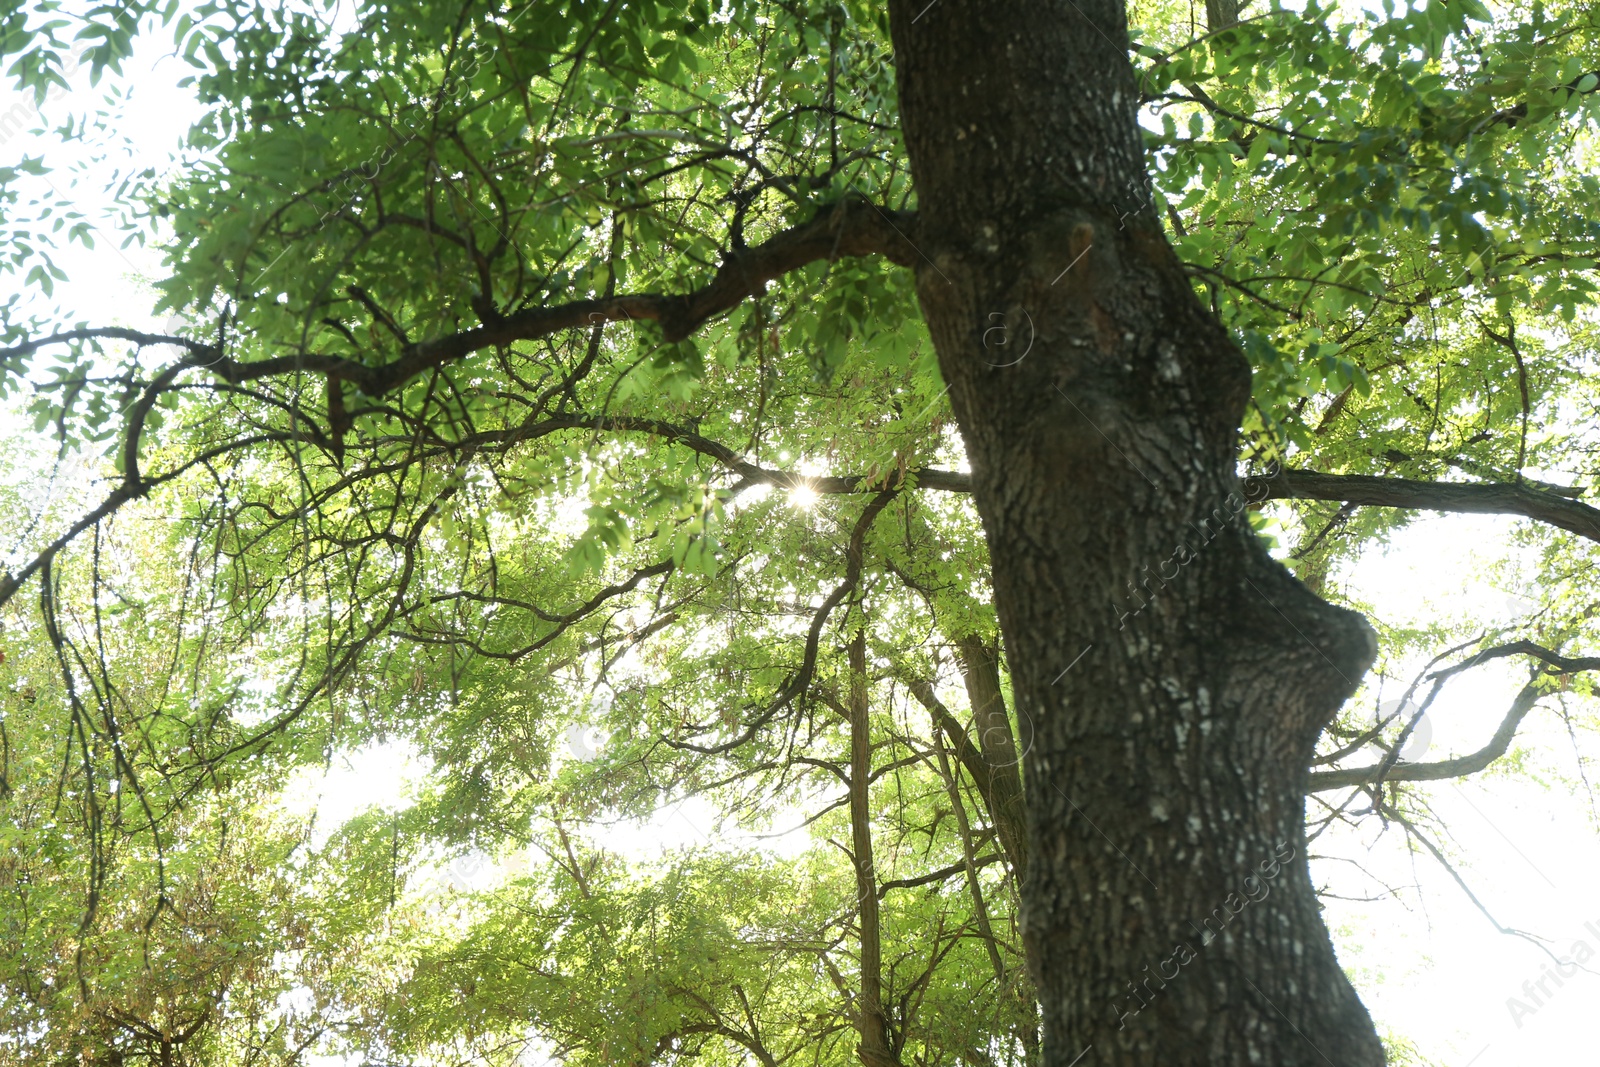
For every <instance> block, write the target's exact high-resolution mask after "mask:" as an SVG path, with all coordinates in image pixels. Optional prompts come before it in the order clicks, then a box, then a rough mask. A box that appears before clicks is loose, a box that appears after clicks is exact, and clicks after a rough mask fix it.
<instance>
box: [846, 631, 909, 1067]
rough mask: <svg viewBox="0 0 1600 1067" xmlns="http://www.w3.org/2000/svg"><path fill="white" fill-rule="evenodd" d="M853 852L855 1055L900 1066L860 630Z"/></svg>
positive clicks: (873, 1063) (869, 1063)
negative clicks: (886, 980) (887, 992)
mask: <svg viewBox="0 0 1600 1067" xmlns="http://www.w3.org/2000/svg"><path fill="white" fill-rule="evenodd" d="M849 710H850V838H851V840H850V847H851V849H852V851H853V854H854V858H855V867H856V894H857V901H856V917H857V919H858V920H859V922H860V925H861V992H860V995H859V997H858V998H857V1001H856V1032H857V1033H858V1034H859V1035H860V1038H861V1043H860V1045H859V1046H857V1048H856V1054H857V1055H858V1056H860V1057H861V1062H862V1063H864V1064H866V1067H898V1064H899V1062H900V1061H899V1058H898V1057H897V1056H896V1055H895V1053H894V1049H893V1043H892V1041H891V1039H890V1034H889V1022H888V1017H887V1016H885V1015H884V1012H883V947H882V927H881V926H880V924H879V919H878V874H877V870H876V868H875V867H874V866H873V860H872V807H871V802H870V801H871V795H870V789H871V786H870V784H869V783H870V780H871V778H872V722H871V717H870V712H871V707H870V705H869V703H868V689H867V643H866V636H865V634H864V633H863V632H862V631H860V630H857V631H856V636H855V638H854V639H853V640H852V641H851V642H850V708H849Z"/></svg>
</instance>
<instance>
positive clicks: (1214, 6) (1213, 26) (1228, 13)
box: [1206, 0, 1244, 33]
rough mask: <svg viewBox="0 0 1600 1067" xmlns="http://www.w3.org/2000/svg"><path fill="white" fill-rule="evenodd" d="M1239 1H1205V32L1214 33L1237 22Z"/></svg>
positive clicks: (1240, 5)
mask: <svg viewBox="0 0 1600 1067" xmlns="http://www.w3.org/2000/svg"><path fill="white" fill-rule="evenodd" d="M1243 6H1244V5H1242V4H1240V3H1239V0H1206V30H1207V31H1208V32H1210V33H1216V32H1217V31H1218V30H1225V29H1227V28H1228V27H1229V26H1232V25H1234V24H1236V23H1237V22H1238V21H1239V8H1241V7H1243Z"/></svg>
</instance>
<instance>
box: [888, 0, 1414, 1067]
mask: <svg viewBox="0 0 1600 1067" xmlns="http://www.w3.org/2000/svg"><path fill="white" fill-rule="evenodd" d="M890 12H891V26H892V29H893V34H894V44H895V63H896V67H897V71H898V78H899V88H900V106H901V122H902V128H903V131H904V134H905V139H906V144H907V148H908V151H909V154H910V158H911V163H912V173H913V177H914V179H915V186H916V190H917V198H918V213H919V229H918V232H917V236H916V243H917V244H918V246H919V248H920V251H921V253H922V254H923V256H924V257H925V261H924V263H923V265H922V266H921V267H920V268H919V269H918V276H917V284H918V294H919V297H920V300H921V303H922V307H923V313H924V315H925V317H926V319H927V322H928V325H929V329H930V331H931V333H932V337H933V341H934V345H935V347H936V349H937V351H938V355H939V360H940V366H941V368H942V370H943V373H944V376H945V379H946V381H947V382H949V384H950V397H951V402H952V405H953V407H954V410H955V414H956V418H957V420H958V421H959V424H960V426H961V429H962V433H963V436H964V439H965V441H966V448H967V453H968V456H969V459H970V462H971V465H972V470H973V487H974V495H975V500H976V503H977V506H978V510H979V513H980V515H981V516H982V518H983V522H984V528H985V532H986V535H987V538H988V542H989V546H990V551H991V556H992V566H993V573H994V590H995V604H996V607H997V610H998V613H999V617H1000V624H1001V628H1002V631H1003V633H1004V635H1005V643H1006V649H1007V653H1008V661H1009V664H1010V668H1011V676H1012V683H1013V692H1014V694H1015V699H1016V701H1017V704H1018V708H1019V713H1020V714H1019V717H1026V718H1027V719H1028V720H1029V721H1030V722H1031V723H1032V724H1033V727H1034V738H1033V746H1032V749H1031V751H1030V752H1029V753H1028V756H1027V783H1028V787H1027V794H1026V804H1027V809H1028V839H1029V856H1030V860H1029V872H1028V877H1027V880H1026V882H1025V883H1024V885H1023V903H1024V922H1025V926H1024V932H1025V939H1026V942H1027V946H1028V953H1029V966H1030V967H1031V968H1032V969H1033V972H1034V978H1035V982H1036V984H1037V988H1038V993H1039V999H1040V1003H1041V1007H1042V1010H1043V1020H1044V1029H1045V1056H1044V1059H1045V1062H1046V1063H1047V1064H1052V1065H1056V1067H1066V1065H1068V1064H1073V1063H1081V1064H1082V1065H1083V1067H1090V1065H1096V1064H1110V1065H1128V1067H1133V1065H1138V1067H1150V1065H1154V1064H1201V1063H1203V1064H1208V1065H1212V1067H1225V1065H1226V1067H1231V1065H1236V1064H1237V1065H1247V1064H1255V1065H1268V1064H1270V1065H1272V1067H1301V1065H1304V1067H1313V1065H1314V1067H1328V1065H1330V1064H1331V1065H1334V1067H1371V1065H1376V1064H1381V1063H1382V1062H1383V1052H1382V1048H1381V1045H1380V1043H1379V1041H1378V1039H1377V1036H1376V1034H1375V1033H1374V1030H1373V1027H1372V1023H1371V1021H1370V1019H1369V1018H1368V1017H1367V1014H1366V1012H1365V1010H1364V1009H1363V1008H1362V1006H1361V1004H1360V1002H1359V1000H1358V999H1357V998H1356V995H1355V993H1354V991H1353V990H1352V989H1351V987H1350V984H1349V983H1348V981H1347V980H1346V979H1345V976H1344V973H1343V971H1342V970H1341V969H1340V967H1339V964H1338V960H1337V959H1336V958H1335V956H1334V953H1333V948H1332V945H1331V943H1330V941H1329V939H1328V935H1327V931H1326V929H1325V928H1324V926H1323V924H1322V921H1321V916H1320V913H1319V910H1318V906H1317V901H1316V898H1315V895H1314V894H1313V892H1312V887H1311V881H1310V876H1309V873H1308V870H1307V867H1306V863H1305V858H1304V847H1303V818H1304V796H1303V787H1304V783H1305V780H1306V773H1307V768H1308V766H1309V763H1310V759H1311V755H1312V751H1313V746H1314V744H1315V740H1316V738H1317V735H1318V733H1319V732H1320V731H1321V729H1322V728H1323V727H1324V725H1326V723H1327V721H1328V719H1329V717H1330V716H1331V715H1332V714H1333V712H1334V711H1335V710H1336V709H1337V707H1338V706H1339V704H1340V703H1341V702H1342V701H1343V700H1344V699H1345V698H1346V697H1347V696H1348V695H1349V694H1350V692H1351V691H1352V690H1353V688H1354V687H1355V685H1356V682H1357V680H1358V679H1359V678H1360V676H1361V674H1362V672H1363V671H1364V670H1365V669H1366V667H1367V666H1368V664H1369V663H1370V661H1371V658H1372V656H1373V654H1374V641H1373V637H1372V633H1371V630H1370V629H1369V628H1368V627H1367V626H1366V624H1365V623H1364V621H1363V620H1361V619H1360V617H1359V616H1356V615H1354V614H1352V613H1349V612H1345V611H1342V610H1339V609H1335V608H1333V607H1330V606H1329V605H1327V604H1325V603H1323V602H1322V601H1320V600H1318V599H1317V598H1316V597H1314V596H1312V595H1311V594H1310V593H1309V592H1307V591H1306V590H1305V588H1304V587H1302V586H1301V585H1300V584H1299V583H1298V582H1296V581H1295V580H1294V579H1293V578H1292V577H1291V576H1290V575H1289V574H1288V573H1287V572H1286V571H1285V570H1284V569H1283V568H1281V567H1279V566H1278V565H1277V564H1275V563H1274V562H1273V561H1272V560H1271V559H1270V558H1269V557H1268V556H1267V555H1266V553H1265V552H1264V550H1263V549H1262V547H1261V546H1260V544H1259V542H1258V541H1257V540H1256V539H1255V537H1254V536H1253V535H1252V533H1251V532H1250V530H1249V527H1248V524H1247V522H1246V521H1245V517H1244V511H1245V503H1246V501H1245V500H1244V498H1243V497H1242V496H1241V494H1240V490H1239V483H1238V480H1237V478H1236V474H1235V466H1236V450H1237V440H1236V433H1237V427H1238V425H1239V419H1240V416H1241V414H1242V412H1243V409H1244V405H1245V403H1246V401H1247V399H1248V397H1249V391H1250V372H1249V367H1248V364H1247V363H1246V361H1245V359H1244V357H1243V356H1242V354H1241V353H1240V352H1239V350H1238V349H1237V347H1236V346H1235V345H1234V344H1233V343H1232V342H1231V340H1230V339H1229V338H1228V336H1227V335H1226V333H1225V332H1224V331H1223V330H1222V328H1221V327H1220V325H1219V324H1218V323H1217V321H1216V319H1215V318H1214V317H1213V316H1212V315H1211V314H1210V313H1209V312H1207V311H1205V310H1204V309H1203V308H1202V307H1201V306H1200V304H1199V302H1198V301H1197V300H1196V298H1195V296H1194V293H1193V291H1192V289H1191V288H1190V285H1189V282H1188V280H1187V278H1186V276H1185V274H1184V272H1183V270H1182V267H1181V265H1180V264H1179V262H1178V261H1177V259H1176V257H1175V255H1174V254H1173V252H1172V250H1171V247H1170V246H1169V245H1168V243H1167V242H1166V239H1165V237H1164V236H1163V234H1162V231H1161V229H1160V223H1159V220H1158V219H1157V218H1156V216H1155V213H1154V211H1153V210H1152V209H1151V205H1150V197H1149V195H1148V193H1147V188H1148V186H1147V181H1146V177H1145V164H1144V156H1143V151H1142V145H1141V142H1140V137H1139V133H1138V129H1137V125H1136V123H1135V117H1134V109H1135V105H1136V101H1137V91H1136V87H1135V85H1134V80H1133V77H1132V73H1131V67H1130V65H1129V63H1128V59H1127V34H1126V24H1125V20H1124V14H1123V11H1122V7H1121V4H1120V3H1119V2H1118V0H1012V2H1011V3H1007V4H993V3H981V2H979V0H935V2H934V3H933V4H931V5H930V4H928V3H927V0H892V2H891V4H890ZM1080 1057H1081V1059H1080Z"/></svg>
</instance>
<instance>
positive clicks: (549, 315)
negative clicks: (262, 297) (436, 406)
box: [0, 199, 917, 396]
mask: <svg viewBox="0 0 1600 1067" xmlns="http://www.w3.org/2000/svg"><path fill="white" fill-rule="evenodd" d="M915 221H916V220H915V217H914V216H912V215H909V214H906V213H903V212H893V211H885V210H883V209H881V208H879V207H877V206H876V205H874V204H871V203H869V202H867V201H865V200H860V199H852V200H846V201H843V202H841V203H839V204H836V205H833V206H832V207H829V208H825V209H823V210H822V211H821V212H819V213H818V215H817V216H816V218H814V219H812V220H811V221H810V222H807V223H803V224H801V225H799V226H794V227H791V228H790V229H787V230H784V231H783V232H782V233H780V234H778V235H777V236H775V237H773V238H771V239H770V240H767V241H764V242H762V243H761V244H759V245H756V246H755V247H753V248H747V249H743V250H740V251H738V252H734V253H731V254H729V255H728V256H727V258H725V259H724V260H723V263H722V266H721V268H719V269H718V271H717V273H716V276H715V277H714V278H712V279H711V281H710V282H709V283H708V284H706V285H704V286H702V287H701V288H699V289H696V290H694V291H693V292H690V293H686V294H682V295H669V294H663V293H636V294H631V295H623V296H610V297H599V298H595V299H590V300H573V301H569V302H567V303H564V304H556V305H552V306H547V307H535V308H525V309H523V310H521V311H517V312H514V313H512V314H510V315H507V316H505V317H504V318H502V319H501V320H499V321H498V322H493V323H489V324H486V325H483V326H480V327H478V328H476V329H472V330H462V331H461V332H459V333H453V334H450V335H448V336H446V337H440V338H436V339H434V340H431V341H420V342H417V343H414V344H409V345H404V346H402V347H401V349H400V355H399V357H398V358H396V359H394V360H392V361H391V362H388V363H383V364H379V365H378V366H365V365H363V364H361V363H359V362H356V361H354V360H350V359H345V358H343V357H341V356H329V355H318V354H315V353H304V354H298V355H292V356H278V357H274V358H272V359H259V360H236V359H231V358H227V357H226V356H224V354H223V352H222V350H221V349H220V348H219V347H218V346H217V345H213V344H204V343H202V342H199V341H194V340H190V339H188V338H183V337H169V336H165V335H160V334H149V333H144V332H142V331H139V330H123V329H115V328H104V329H95V330H70V331H65V332H62V333H57V334H52V335H50V336H48V337H42V338H39V339H37V340H33V341H28V342H26V343H24V344H21V345H17V346H16V347H14V348H8V349H5V350H3V351H0V363H3V362H4V361H7V360H11V359H16V358H19V357H23V356H28V355H31V354H32V353H33V352H35V351H37V350H38V349H40V348H43V347H45V346H47V345H55V344H64V343H69V342H73V341H84V340H93V339H115V340H123V341H131V342H132V343H134V344H137V345H157V344H172V345H176V346H178V347H180V348H183V349H184V350H185V351H186V355H184V357H183V359H182V361H181V365H183V366H190V367H202V368H205V369H206V370H209V371H211V372H212V373H213V374H215V375H217V376H218V377H220V378H222V379H223V380H224V381H227V382H231V383H234V384H238V383H240V382H247V381H257V380H259V379H262V378H273V377H277V376H279V375H284V374H292V373H295V372H306V373H313V374H324V375H334V376H337V377H339V378H343V379H344V380H345V381H348V382H353V383H354V384H355V385H356V387H357V388H359V389H360V390H361V391H362V392H363V393H366V394H368V395H369V396H378V395H381V394H383V393H387V392H389V391H390V390H392V389H395V388H398V387H399V386H401V385H403V384H405V383H406V382H408V381H410V380H411V379H412V378H414V377H416V376H417V375H418V374H421V373H423V372H424V371H428V370H432V369H433V368H435V367H442V366H444V365H446V364H448V363H453V362H455V361H456V360H459V359H463V358H465V357H466V356H469V355H471V354H473V353H474V352H480V351H482V350H483V349H486V348H494V347H496V346H499V345H507V344H511V343H512V342H514V341H530V340H536V339H538V338H541V337H548V336H550V335H551V334H555V333H560V332H561V331H563V330H571V329H577V328H580V327H584V326H593V325H595V324H596V323H600V322H620V321H623V320H640V319H643V320H649V321H651V322H659V323H660V324H661V327H662V333H663V334H664V336H665V337H666V339H667V340H668V341H681V340H683V339H684V338H685V337H687V336H689V335H690V334H691V333H693V332H694V331H695V330H696V329H697V328H699V326H700V325H701V324H702V323H704V322H706V321H707V320H708V319H710V318H713V317H714V316H716V315H720V314H722V313H723V312H725V311H731V310H732V309H733V308H735V307H737V306H738V305H739V304H740V303H742V302H743V301H744V300H745V299H746V298H747V297H750V296H753V295H755V294H757V293H760V292H762V291H764V290H765V289H766V286H767V283H768V282H772V281H776V280H777V279H779V278H781V277H783V276H784V275H785V274H788V273H789V272H791V271H794V270H798V269H799V268H801V267H803V266H805V265H807V264H808V263H814V262H817V261H819V260H826V261H830V262H831V261H832V260H835V259H839V258H841V257H845V256H869V255H881V256H883V257H884V258H886V259H888V260H890V261H891V262H893V263H898V264H900V265H901V266H908V265H910V264H911V263H912V262H913V261H914V260H915V258H916V256H917V252H916V248H915V246H914V245H913V244H912V243H911V240H910V239H909V238H908V237H907V236H906V235H907V234H908V233H909V232H911V230H912V229H913V227H914V225H915Z"/></svg>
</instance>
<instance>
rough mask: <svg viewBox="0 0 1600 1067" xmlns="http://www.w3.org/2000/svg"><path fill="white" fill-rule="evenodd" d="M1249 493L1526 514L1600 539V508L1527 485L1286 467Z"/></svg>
mask: <svg viewBox="0 0 1600 1067" xmlns="http://www.w3.org/2000/svg"><path fill="white" fill-rule="evenodd" d="M1244 492H1245V495H1246V497H1248V498H1249V499H1251V500H1334V501H1343V502H1344V503H1347V504H1356V505H1360V506H1366V507H1380V508H1414V509H1418V510H1423V511H1452V512H1465V513H1470V514H1479V515H1521V516H1523V517H1524V518H1528V519H1535V520H1537V521H1539V522H1543V523H1548V524H1549V525H1551V526H1555V527H1558V528H1559V529H1562V530H1566V531H1568V532H1569V533H1575V534H1577V535H1578V536H1579V537H1586V538H1588V539H1589V540H1591V541H1600V509H1596V508H1592V507H1590V506H1589V505H1588V504H1584V503H1580V502H1579V501H1576V500H1569V499H1567V498H1566V497H1562V496H1557V495H1556V494H1555V493H1551V492H1548V491H1541V490H1538V489H1530V488H1528V487H1527V486H1525V485H1503V484H1497V483H1493V482H1421V481H1413V480H1411V479H1408V478H1373V477H1368V476H1366V475H1360V474H1319V473H1317V472H1315V471H1300V470H1283V471H1280V472H1279V473H1278V474H1276V475H1275V476H1273V477H1264V476H1256V477H1250V478H1246V479H1245V480H1244Z"/></svg>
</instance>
